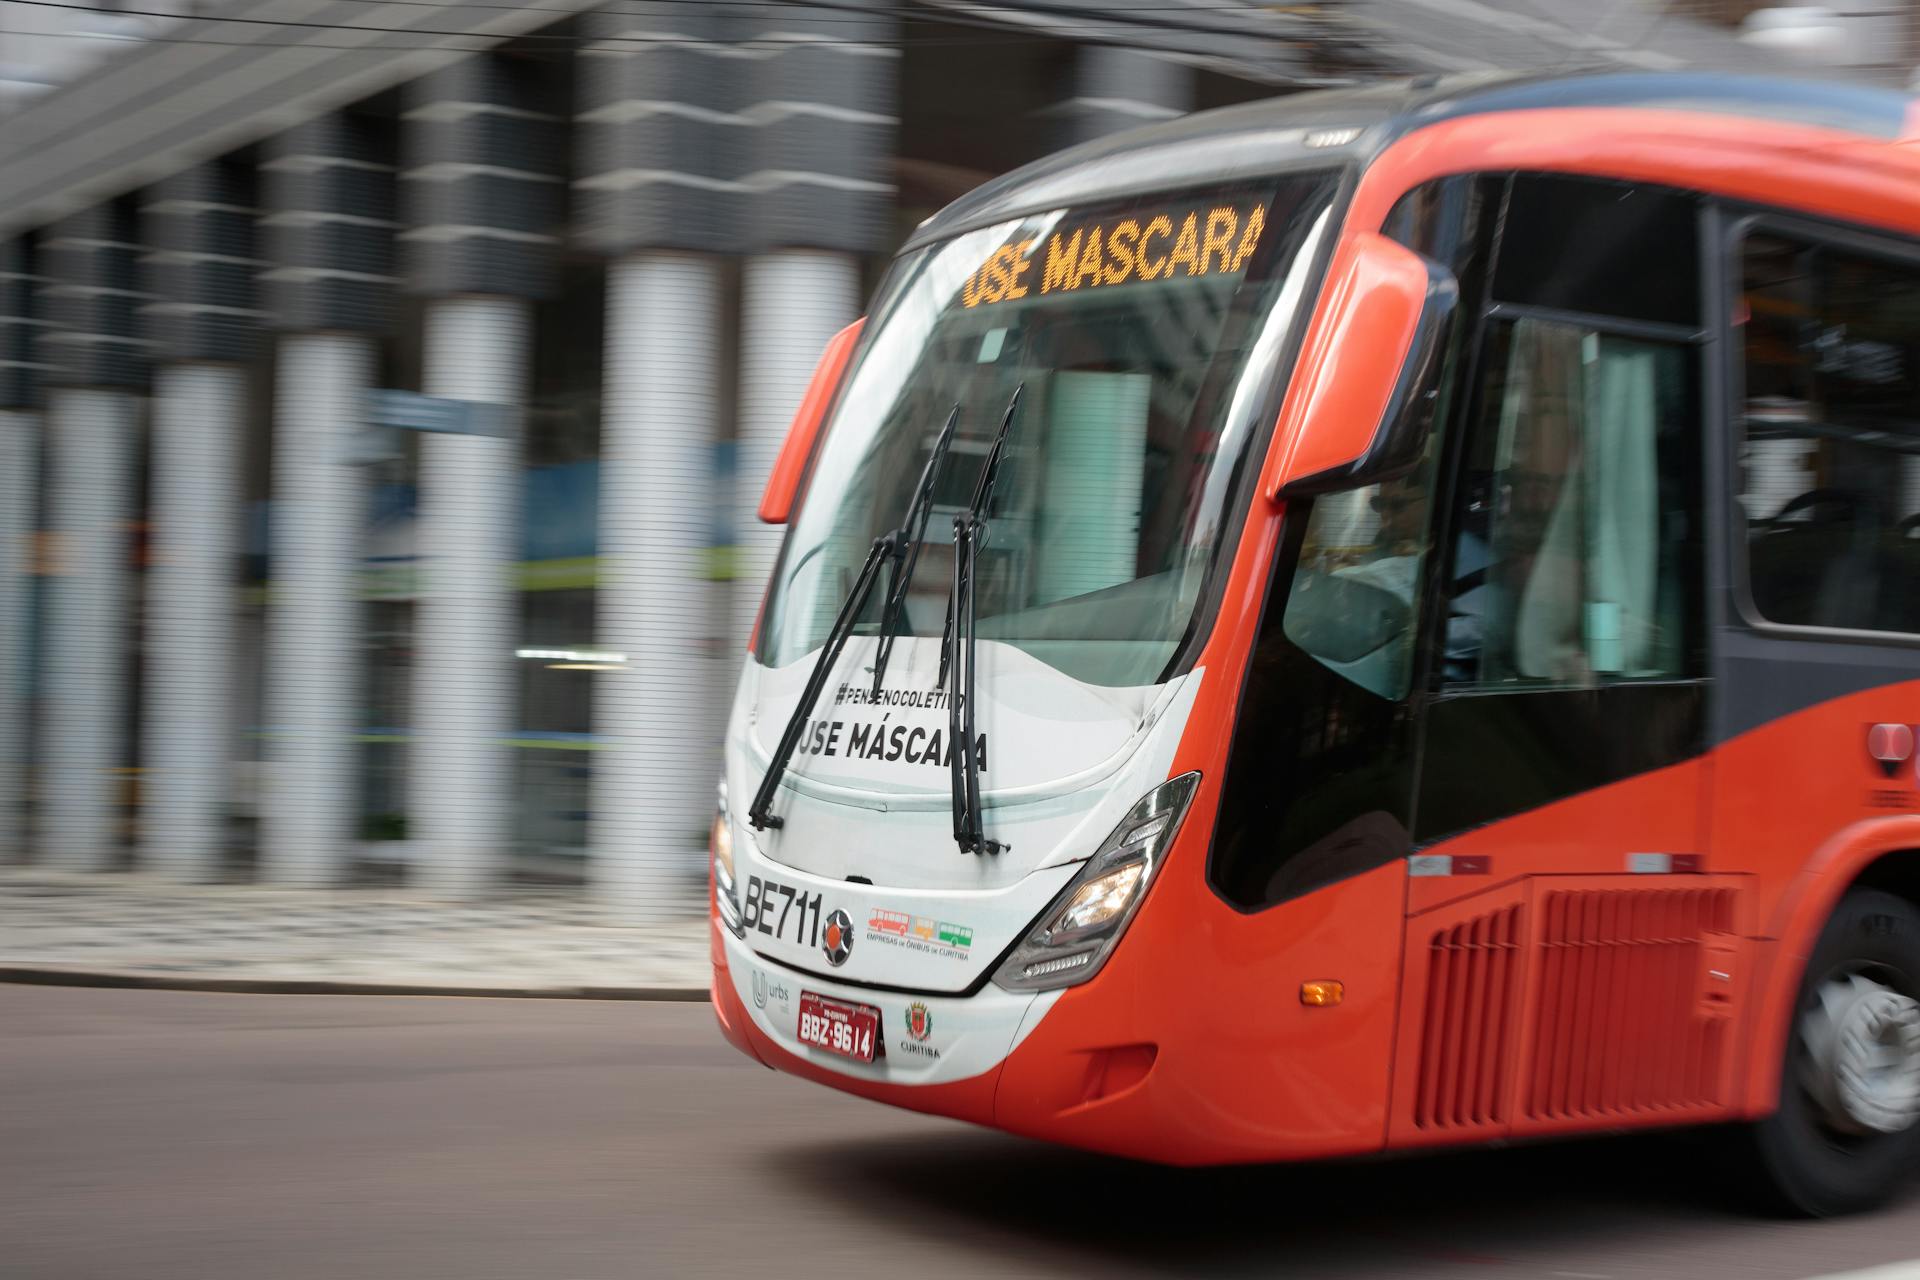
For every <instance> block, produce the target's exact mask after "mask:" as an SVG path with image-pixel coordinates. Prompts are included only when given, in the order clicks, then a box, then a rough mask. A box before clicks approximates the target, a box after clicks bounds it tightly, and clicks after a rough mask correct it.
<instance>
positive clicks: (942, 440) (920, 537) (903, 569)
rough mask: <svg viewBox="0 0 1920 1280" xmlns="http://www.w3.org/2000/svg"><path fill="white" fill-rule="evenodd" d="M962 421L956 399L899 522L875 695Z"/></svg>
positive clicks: (876, 665) (882, 621) (875, 673)
mask: <svg viewBox="0 0 1920 1280" xmlns="http://www.w3.org/2000/svg"><path fill="white" fill-rule="evenodd" d="M959 423H960V402H959V401H958V400H956V401H954V402H953V411H952V412H951V413H949V414H947V425H946V426H944V427H941V428H940V436H939V438H938V439H936V440H935V441H934V442H933V449H932V451H931V452H929V453H928V454H927V465H926V466H925V467H924V468H922V469H921V471H920V483H919V484H918V485H917V486H916V487H915V488H914V491H913V500H912V501H911V502H909V503H908V504H907V518H906V519H905V520H902V521H901V522H900V528H899V530H898V531H897V532H896V534H895V537H896V539H898V540H904V542H905V547H904V549H899V548H896V554H895V555H894V557H893V576H892V577H891V578H889V579H888V582H887V603H886V606H885V607H884V608H883V609H881V611H880V644H879V647H878V648H876V649H875V650H874V653H873V696H874V697H876V698H877V697H879V696H880V681H881V680H882V679H883V678H885V676H886V674H887V659H888V658H890V657H891V656H893V638H894V632H895V630H896V629H897V628H898V627H899V625H900V614H901V612H902V610H903V609H904V608H905V606H906V602H907V587H908V586H909V584H911V583H912V582H913V567H914V565H916V564H918V563H919V562H920V548H921V547H923V546H925V545H926V541H927V520H928V518H929V517H931V516H932V515H933V482H934V480H935V478H936V474H937V473H938V471H939V470H940V463H941V461H942V460H943V459H944V458H945V457H946V456H947V449H948V448H949V447H950V446H951V445H952V444H953V432H954V428H955V427H956V426H958V425H959Z"/></svg>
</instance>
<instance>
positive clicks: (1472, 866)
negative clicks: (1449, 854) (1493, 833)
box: [1453, 853, 1493, 876]
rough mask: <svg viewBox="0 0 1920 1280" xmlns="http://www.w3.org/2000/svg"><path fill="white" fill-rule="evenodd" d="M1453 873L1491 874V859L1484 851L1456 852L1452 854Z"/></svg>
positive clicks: (1469, 874) (1465, 874)
mask: <svg viewBox="0 0 1920 1280" xmlns="http://www.w3.org/2000/svg"><path fill="white" fill-rule="evenodd" d="M1453 874H1455V875H1457V876H1490V875H1492V874H1493V859H1492V858H1491V857H1489V856H1488V855H1487V854H1484V853H1456V854H1454V855H1453Z"/></svg>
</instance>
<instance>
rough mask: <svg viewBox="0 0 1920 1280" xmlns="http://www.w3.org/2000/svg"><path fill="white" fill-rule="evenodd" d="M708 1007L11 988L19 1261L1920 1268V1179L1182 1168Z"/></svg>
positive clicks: (9, 1079)
mask: <svg viewBox="0 0 1920 1280" xmlns="http://www.w3.org/2000/svg"><path fill="white" fill-rule="evenodd" d="M711 1018H712V1013H711V1011H710V1010H709V1009H708V1008H707V1007H706V1006H704V1005H699V1004H685V1003H635V1002H597V1001H543V1000H477V999H431V998H421V997H400V998H370V997H357V996H263V995H215V994H195V993H180V992H162V991H111V990H74V989H59V988H45V987H0V1027H3V1028H5V1031H4V1034H0V1186H4V1187H5V1188H6V1190H5V1193H4V1194H0V1242H4V1243H0V1276H5V1277H8V1278H9V1280H11V1278H12V1277H31V1278H33V1280H63V1278H65V1277H76V1278H78V1277H85V1278H86V1280H99V1278H102V1277H109V1278H110V1277H119V1276H129V1277H134V1276H137V1277H140V1278H141V1280H172V1278H174V1277H179V1278H181V1280H223V1278H226V1277H245V1278H246V1280H256V1278H257V1277H261V1276H272V1277H274V1278H275V1280H308V1278H320V1277H325V1278H326V1280H336V1278H339V1277H351V1278H352V1280H384V1278H385V1277H396V1278H398V1277H404V1278H405V1280H434V1278H437V1277H448V1278H449V1280H451V1278H454V1277H458V1278H459V1280H495V1278H502V1280H505V1278H512V1280H603V1278H605V1280H614V1278H625V1277H656V1276H683V1275H685V1276H705V1275H724V1276H745V1275H758V1276H769V1277H771V1276H779V1277H802V1278H804V1280H843V1278H849V1277H862V1276H882V1275H884V1276H895V1277H939V1276H967V1277H979V1276H983V1275H995V1276H1000V1275H1021V1276H1033V1275H1068V1274H1077V1275H1101V1276H1107V1275H1127V1276H1130V1275H1147V1274H1194V1273H1196V1272H1201V1271H1204V1272H1206V1273H1208V1274H1235V1275H1305V1276H1316V1277H1318V1276H1369V1277H1387V1276H1392V1277H1402V1276H1404V1277H1447V1276H1455V1275H1461V1276H1467V1275H1472V1276H1478V1275H1498V1276H1509V1277H1535V1276H1538V1277H1549V1278H1560V1280H1582V1278H1585V1277H1646V1276H1672V1277H1686V1278H1687V1280H1713V1278H1715V1277H1738V1278H1739V1280H1762V1278H1765V1277H1805V1276H1815V1275H1822V1274H1827V1273H1833V1272H1841V1271H1847V1270H1850V1269H1855V1268H1864V1267H1868V1266H1876V1265H1881V1264H1886V1263H1891V1262H1894V1261H1897V1260H1900V1259H1905V1258H1912V1257H1915V1256H1920V1194H1917V1195H1916V1196H1914V1197H1912V1198H1909V1199H1908V1200H1907V1201H1906V1202H1905V1203H1904V1204H1903V1205H1902V1206H1901V1207H1899V1208H1898V1209H1895V1210H1893V1211H1890V1212H1887V1213H1884V1214H1880V1215H1876V1216H1873V1217H1869V1218H1865V1219H1859V1220H1855V1221H1850V1222H1842V1223H1815V1224H1807V1223H1792V1224H1783V1223H1769V1222H1757V1221H1754V1220H1752V1219H1750V1218H1747V1217H1744V1216H1741V1215H1740V1214H1739V1213H1737V1212H1735V1211H1734V1210H1733V1209H1731V1208H1730V1207H1729V1206H1728V1205H1727V1203H1726V1202H1725V1198H1724V1196H1723V1195H1722V1194H1721V1192H1720V1190H1719V1188H1718V1182H1717V1179H1716V1178H1715V1177H1714V1176H1713V1175H1710V1174H1707V1173H1703V1172H1702V1171H1701V1168H1700V1166H1699V1165H1698V1164H1697V1163H1695V1161H1694V1156H1695V1155H1696V1154H1697V1153H1696V1152H1695V1151H1694V1150H1693V1148H1692V1146H1691V1145H1690V1144H1688V1143H1686V1142H1676V1141H1674V1140H1666V1141H1663V1142H1647V1141H1644V1140H1640V1141H1633V1142H1624V1143H1620V1142H1615V1143H1596V1144H1587V1145H1583V1146H1577V1147H1561V1148H1537V1149H1531V1150H1524V1151H1511V1152H1504V1153H1495V1154H1482V1155H1475V1156H1469V1157H1446V1158H1433V1159H1426V1160H1420V1161H1413V1162H1404V1163H1391V1164H1385V1163H1383V1164H1372V1165H1349V1166H1343V1167H1322V1168H1299V1169H1255V1170H1228V1171H1208V1172H1199V1173H1194V1172H1179V1171H1168V1170H1161V1169H1155V1168H1149V1167H1144V1166H1139V1165H1130V1164H1125V1163H1121V1162H1117V1161H1112V1160H1107V1159H1101V1158H1096V1157H1089V1156H1084V1155H1079V1154H1075V1153H1071V1152H1064V1151H1056V1150H1052V1149H1049V1148H1044V1147H1040V1146H1037V1145H1034V1144H1031V1143H1027V1142H1024V1141H1021V1140H1017V1139H1013V1138H1008V1137H1004V1136H1001V1135H997V1134H991V1133H985V1132H981V1131H977V1130H973V1129H968V1128H965V1127H962V1126H960V1125H957V1124H952V1123H948V1122H945V1121H939V1120H932V1119H927V1118H925V1117H920V1116H914V1115H909V1114H906V1113H902V1112H896V1111H891V1110H888V1109H885V1108H882V1107H879V1106H876V1105H873V1104H870V1103H864V1102H861V1101H858V1100H856V1099H851V1098H847V1097H844V1096H842V1095H838V1094H835V1093H832V1092H830V1091H825V1090H821V1089H818V1088H815V1087H813V1086H810V1085H807V1084H804V1083H802V1082H799V1081H796V1080H793V1079H790V1078H787V1077H783V1076H776V1075H773V1074H771V1073H769V1072H767V1071H765V1070H763V1069H762V1068H760V1067H757V1066H754V1065H752V1064H751V1063H749V1062H747V1061H746V1060H745V1059H744V1058H741V1057H739V1056H737V1055H735V1054H734V1053H733V1051H732V1050H731V1049H729V1048H727V1047H726V1046H725V1045H724V1044H723V1043H722V1042H721V1041H720V1039H719V1037H718V1034H717V1032H715V1031H714V1030H713V1028H712V1026H711V1023H710V1020H711ZM1907 1274H1910V1275H1911V1274H1916V1273H1915V1272H1908V1273H1907Z"/></svg>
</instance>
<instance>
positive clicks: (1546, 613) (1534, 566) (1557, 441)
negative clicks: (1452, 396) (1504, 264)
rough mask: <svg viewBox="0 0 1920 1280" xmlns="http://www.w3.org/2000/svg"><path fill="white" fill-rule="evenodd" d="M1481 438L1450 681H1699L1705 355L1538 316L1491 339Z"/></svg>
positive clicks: (1454, 601) (1459, 564) (1464, 500)
mask: <svg viewBox="0 0 1920 1280" xmlns="http://www.w3.org/2000/svg"><path fill="white" fill-rule="evenodd" d="M1488 355H1489V359H1488V361H1487V364H1486V368H1487V369H1488V374H1487V376H1488V378H1489V384H1490V385H1489V386H1488V388H1487V394H1485V395H1484V396H1483V397H1482V399H1481V406H1482V408H1481V412H1480V415H1479V420H1478V421H1477V422H1476V423H1475V424H1474V425H1473V428H1472V430H1471V433H1470V435H1469V438H1468V441H1467V458H1466V466H1465V470H1464V473H1463V475H1462V477H1461V492H1460V497H1459V501H1460V508H1459V512H1458V517H1457V519H1456V522H1455V530H1454V544H1453V548H1452V561H1451V565H1452V568H1451V574H1452V578H1451V588H1450V591H1449V600H1448V608H1447V620H1446V639H1445V653H1444V657H1443V659H1442V671H1443V679H1444V681H1445V682H1446V683H1447V684H1449V685H1453V686H1462V685H1464V686H1469V687H1478V688H1494V689H1509V688H1554V687H1569V686H1572V687H1590V686H1594V685H1598V684H1603V683H1608V682H1613V681H1619V680H1636V679H1659V678H1668V677H1675V676H1681V675H1685V674H1687V671H1686V667H1687V664H1688V645H1687V629H1688V628H1687V617H1688V612H1689V611H1688V609H1687V606H1686V600H1687V596H1688V588H1687V584H1686V581H1685V575H1686V574H1687V573H1688V572H1689V571H1690V568H1691V566H1692V564H1693V562H1694V557H1693V555H1692V553H1691V551H1690V550H1689V548H1690V546H1691V544H1692V541H1693V539H1694V537H1695V534H1694V524H1695V522H1694V520H1693V518H1692V516H1691V513H1690V510H1689V498H1688V495H1689V494H1690V492H1691V488H1692V486H1691V484H1690V483H1689V480H1688V478H1689V477H1690V476H1692V475H1693V474H1694V471H1695V466H1694V453H1695V451H1696V450H1697V443H1690V437H1689V433H1688V431H1687V426H1688V424H1689V423H1691V422H1693V421H1695V420H1696V419H1695V417H1694V415H1693V414H1692V412H1691V404H1690V401H1691V390H1690V388H1691V374H1690V372H1689V371H1690V370H1691V368H1692V366H1693V364H1694V353H1693V351H1692V349H1691V348H1690V347H1688V346H1686V345H1684V344H1678V343H1666V342H1652V341H1645V340H1642V339H1638V338H1625V337H1619V336H1616V335H1613V334H1610V333H1606V332H1602V331H1600V330H1598V329H1596V328H1594V327H1590V326H1587V325H1582V324H1567V323H1560V322H1557V321H1547V320H1541V319H1535V318H1523V319H1519V320H1516V321H1510V322H1504V323H1501V324H1498V325H1496V326H1495V327H1494V329H1493V332H1492V335H1491V343H1490V347H1489V351H1488Z"/></svg>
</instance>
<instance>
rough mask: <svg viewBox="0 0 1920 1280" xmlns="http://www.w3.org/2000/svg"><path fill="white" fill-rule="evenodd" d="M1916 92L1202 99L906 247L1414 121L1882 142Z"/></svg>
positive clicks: (984, 193)
mask: <svg viewBox="0 0 1920 1280" xmlns="http://www.w3.org/2000/svg"><path fill="white" fill-rule="evenodd" d="M1914 105H1915V99H1913V98H1911V97H1909V96H1908V95H1906V94H1904V93H1899V92H1896V91H1893V90H1890V89H1876V88H1865V87H1861V86H1857V85H1847V84H1838V83H1835V82H1832V81H1818V80H1793V79H1779V78H1771V77H1761V76H1740V75H1722V74H1706V73H1694V74H1689V73H1683V72H1645V73H1633V72H1629V73H1601V74H1572V75H1551V76H1540V75H1518V74H1511V73H1494V74H1483V75H1470V76H1451V77H1445V78H1442V77H1436V76H1423V77H1417V78H1415V79H1411V80H1394V81H1387V82H1383V83H1381V84H1378V85H1370V86H1367V87H1365V88H1358V89H1332V90H1324V91H1319V92H1311V93H1300V94H1294V95H1291V96H1288V97H1284V98H1274V99H1269V100H1266V101H1262V102H1251V103H1245V104H1243V105H1240V106H1235V107H1226V108H1222V109H1220V110H1216V111H1203V112H1199V113H1196V114H1194V115H1190V116H1184V117H1182V118H1180V119H1178V120H1174V121H1170V122H1168V123H1165V124H1157V125H1150V126H1148V127H1146V128H1142V129H1131V130H1128V131H1127V132H1125V133H1119V134H1114V135H1112V136H1111V137H1107V138H1101V139H1099V140H1097V141H1094V142H1090V143H1086V144H1084V145H1081V146H1078V147H1073V148H1071V149H1069V150H1066V151H1062V152H1059V153H1058V154H1056V155H1052V156H1048V157H1046V158H1045V159H1042V160H1038V161H1036V162H1034V163H1033V164H1029V165H1026V166H1024V167H1022V168H1019V169H1015V170H1013V171H1012V172H1011V173H1007V174H1005V175H1003V176H1001V177H999V178H996V179H994V180H993V181H991V182H988V183H985V184H984V185H982V186H980V187H978V188H976V189H975V190H974V191H972V192H969V193H968V194H967V195H965V196H962V197H961V198H960V199H958V200H956V201H954V202H953V203H952V204H951V205H948V206H947V207H946V208H945V209H943V210H941V211H940V212H939V213H937V214H935V215H934V216H933V217H931V218H929V219H928V220H927V221H926V222H924V223H922V224H921V225H920V227H919V228H918V229H916V230H915V232H914V234H913V235H912V236H911V237H910V238H909V240H908V247H913V246H915V245H918V244H922V243H925V242H927V241H930V240H935V239H941V238H944V237H946V236H949V235H952V234H954V233H956V232H959V231H964V230H967V229H969V228H971V227H977V226H981V225H985V224H989V223H994V222H1000V221H1004V220H1005V219H1007V218H1010V217H1014V216H1018V215H1021V214H1026V213H1031V212H1035V211H1037V210H1041V209H1047V208H1056V207H1059V206H1061V205H1066V204H1076V203H1089V202H1093V201H1097V200H1103V199H1110V198H1114V197H1118V196H1123V195H1126V194H1129V193H1133V192H1142V191H1151V190H1156V189H1165V188H1170V187H1178V186H1191V185H1212V184H1217V183H1221V182H1231V181H1234V180H1236V179H1239V178H1252V177H1256V176H1261V175H1266V174H1271V173H1275V172H1280V171H1284V170H1286V169H1289V168H1304V167H1319V166H1325V165H1331V164H1356V163H1357V164H1365V163H1367V162H1369V161H1371V160H1372V159H1373V158H1374V157H1375V156H1377V155H1378V154H1379V153H1380V152H1381V151H1383V150H1385V149H1386V148H1387V147H1388V146H1390V145H1391V144H1392V143H1393V142H1395V141H1396V140H1398V139H1399V138H1402V137H1404V136H1405V135H1407V134H1408V133H1411V132H1413V131H1414V130H1416V129H1420V128H1423V127H1425V126H1427V125H1431V124H1435V123H1438V122H1440V121H1443V120H1452V119H1458V118H1459V117H1462V116H1472V115H1486V114H1492V113H1495V112H1506V111H1536V110H1548V109H1556V108H1571V107H1608V108H1628V109H1636V108H1637V109H1644V110H1660V111H1688V112H1696V113H1701V114H1710V115H1734V116H1744V117H1747V118H1749V119H1758V120H1773V121H1779V122H1782V123H1793V124H1800V125H1815V126H1819V127H1822V128H1826V129H1832V130H1837V131H1840V132H1845V133H1852V134H1857V135H1859V136H1860V137H1861V138H1863V139H1866V140H1872V141H1883V142H1892V141H1894V140H1896V139H1898V138H1901V137H1902V136H1903V133H1904V132H1905V131H1906V129H1907V119H1908V113H1909V110H1910V108H1911V107H1913V106H1914Z"/></svg>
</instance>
